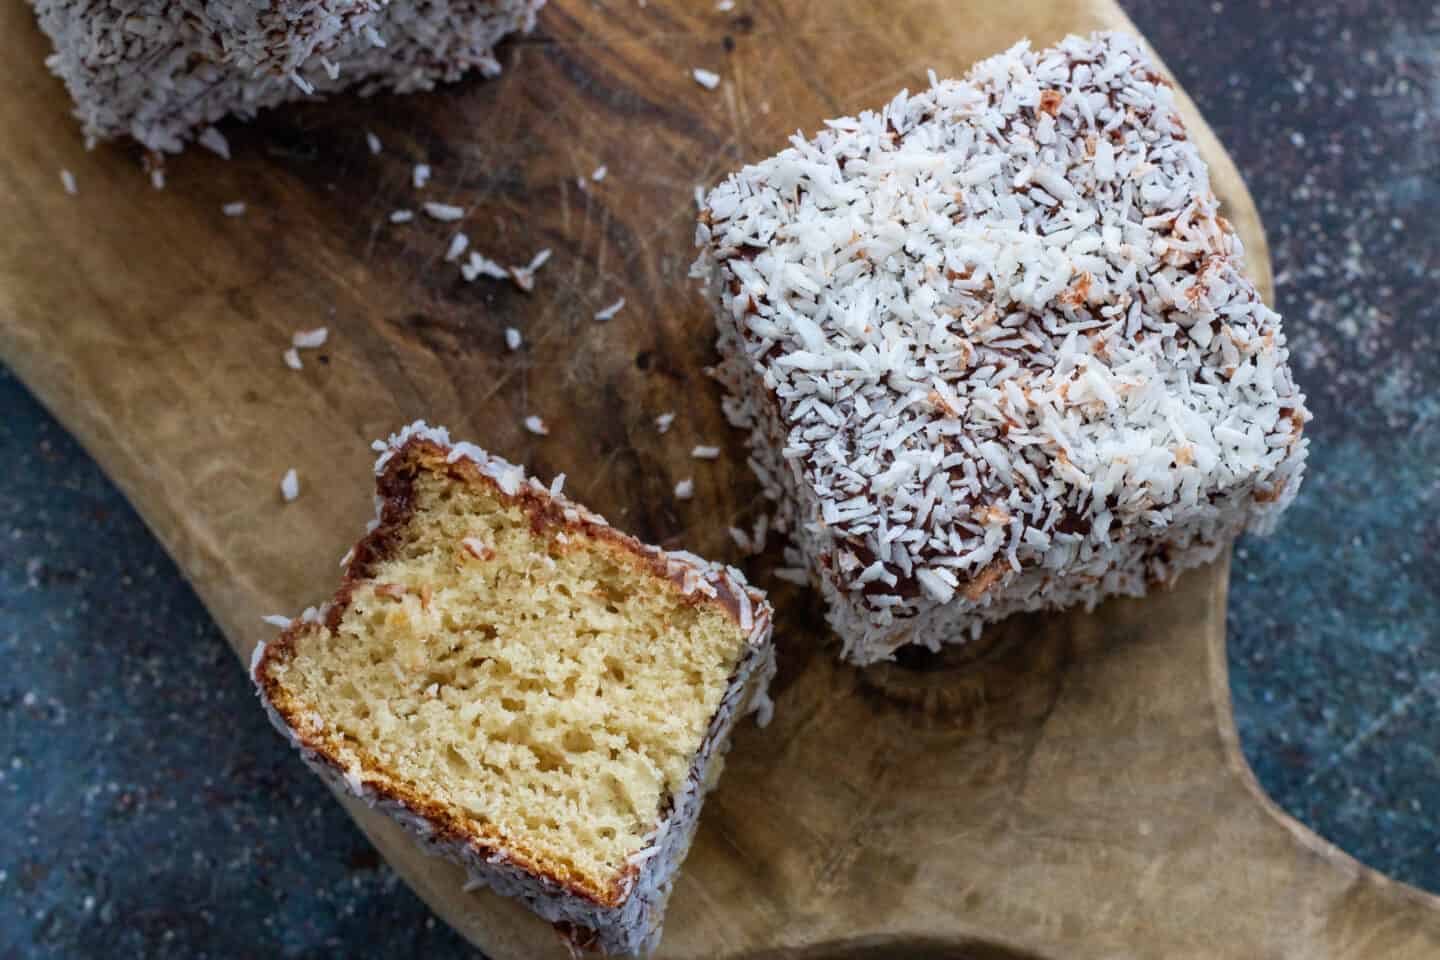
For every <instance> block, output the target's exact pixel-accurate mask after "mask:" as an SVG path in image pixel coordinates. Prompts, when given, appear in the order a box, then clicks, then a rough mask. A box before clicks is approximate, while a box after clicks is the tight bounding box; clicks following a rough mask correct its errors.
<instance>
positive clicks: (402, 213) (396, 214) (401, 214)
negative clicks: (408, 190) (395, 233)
mask: <svg viewBox="0 0 1440 960" xmlns="http://www.w3.org/2000/svg"><path fill="white" fill-rule="evenodd" d="M414 219H415V211H414V210H391V211H390V222H391V223H409V222H410V221H411V220H414Z"/></svg>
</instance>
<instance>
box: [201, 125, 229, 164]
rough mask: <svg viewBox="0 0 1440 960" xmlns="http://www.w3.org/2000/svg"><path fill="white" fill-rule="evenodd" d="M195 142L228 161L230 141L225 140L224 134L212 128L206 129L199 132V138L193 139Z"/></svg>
mask: <svg viewBox="0 0 1440 960" xmlns="http://www.w3.org/2000/svg"><path fill="white" fill-rule="evenodd" d="M195 142H196V143H198V144H200V146H202V147H204V148H205V149H206V150H209V151H210V152H211V153H213V154H216V155H217V156H220V157H222V158H224V159H226V160H229V159H230V141H229V140H226V139H225V134H223V133H221V132H220V131H219V130H216V129H215V128H214V127H206V128H205V129H204V130H201V131H200V136H198V137H196V138H195Z"/></svg>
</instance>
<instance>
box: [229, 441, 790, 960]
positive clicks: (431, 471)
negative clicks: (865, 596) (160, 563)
mask: <svg viewBox="0 0 1440 960" xmlns="http://www.w3.org/2000/svg"><path fill="white" fill-rule="evenodd" d="M378 471H379V472H378V476H379V479H378V488H379V496H380V504H381V512H380V517H379V522H378V526H376V527H375V528H374V529H373V530H372V531H371V533H370V534H369V535H368V536H366V537H365V539H364V540H362V541H361V542H360V543H359V544H358V545H357V547H356V548H355V550H354V551H353V553H352V555H351V556H350V558H349V559H348V561H347V564H348V565H347V569H346V573H345V578H344V583H343V586H342V587H341V589H340V591H339V593H338V594H337V595H336V597H335V599H334V601H333V603H331V604H330V605H328V606H327V607H326V608H325V609H323V610H320V611H311V612H310V613H309V614H307V615H306V616H303V617H301V618H299V619H297V620H295V621H294V622H292V623H291V625H290V626H289V627H288V628H287V629H286V630H285V632H284V633H283V634H282V635H281V636H280V637H279V638H278V639H276V640H275V641H272V642H271V643H269V644H266V645H264V646H263V649H262V650H260V651H257V653H256V655H255V660H254V665H253V668H252V673H253V676H254V679H255V682H256V684H257V686H258V688H259V690H260V693H261V697H262V700H263V701H264V702H265V704H266V706H267V707H268V708H269V710H270V713H271V718H272V720H274V721H275V723H276V725H277V726H278V727H279V728H280V729H281V730H282V731H283V732H284V733H285V734H286V735H287V736H289V737H290V738H291V739H292V741H293V742H294V743H295V744H296V745H297V746H298V747H299V748H300V749H301V751H302V753H303V755H304V756H305V758H306V759H307V761H308V762H309V763H310V764H311V765H312V767H314V768H315V769H316V770H317V772H320V773H321V774H322V775H324V776H325V777H326V778H327V779H329V780H330V781H331V782H334V783H336V784H338V785H339V786H340V787H342V788H343V789H345V790H347V791H348V792H350V793H352V794H355V795H357V796H359V797H362V798H364V799H365V800H367V801H369V802H370V803H372V804H374V805H376V806H378V807H380V808H381V809H382V810H385V811H386V812H388V813H391V814H392V815H394V816H396V817H397V818H398V819H399V820H400V821H401V822H402V823H403V824H404V825H406V826H407V827H409V828H410V829H412V830H414V831H416V832H417V833H418V834H419V835H420V836H421V838H422V839H423V840H424V841H425V843H426V844H427V845H428V846H429V847H430V848H431V849H432V850H434V851H435V852H438V853H441V854H444V855H446V856H449V857H450V858H452V859H455V860H457V861H458V862H460V863H462V864H463V865H465V866H466V867H467V868H468V869H469V870H470V872H471V876H472V878H473V879H474V880H475V881H476V882H477V883H481V884H485V885H489V886H491V887H494V888H495V889H496V890H498V891H499V892H501V893H505V894H509V895H512V896H516V897H519V898H521V899H522V900H524V901H525V902H527V903H528V904H529V905H530V906H531V907H532V909H534V910H535V911H536V912H538V913H539V914H540V915H541V916H543V917H545V918H546V919H548V920H550V921H552V922H553V923H556V924H557V925H560V926H561V928H562V929H563V930H564V931H566V933H567V935H568V936H570V937H571V938H572V940H574V941H575V942H577V943H580V944H586V945H593V946H597V947H599V948H601V949H603V950H605V951H607V952H610V953H629V952H635V951H640V950H643V949H645V947H646V946H647V945H648V944H653V942H654V941H655V939H656V938H657V937H658V935H659V929H660V919H661V913H662V911H663V907H664V902H665V899H666V896H667V895H668V892H669V888H670V884H671V881H672V879H673V875H674V872H675V870H676V868H677V867H678V865H679V862H680V860H681V859H682V858H683V857H684V855H685V853H686V851H687V849H688V847H689V843H690V838H691V836H692V834H693V832H694V829H695V824H696V818H697V817H698V815H699V811H700V804H701V800H702V797H703V794H704V792H705V790H706V789H708V787H709V786H710V785H711V784H712V783H713V781H714V779H715V777H716V776H717V775H718V773H719V768H720V762H721V754H722V752H723V750H724V749H725V747H726V744H727V743H728V738H729V734H730V730H731V728H732V726H733V725H734V723H735V721H736V719H737V717H739V716H740V715H741V714H742V713H743V712H744V711H745V710H746V709H747V708H748V707H750V706H756V707H758V706H760V705H761V704H762V702H763V701H764V696H765V694H764V687H765V685H766V683H767V682H768V679H769V676H770V673H771V672H772V671H773V659H772V653H771V648H770V645H769V634H770V619H771V613H770V609H769V607H768V606H767V604H766V602H765V599H764V597H763V595H761V594H760V593H759V592H758V591H755V590H753V589H752V588H749V587H747V586H746V585H745V582H744V579H743V577H742V576H741V575H740V574H739V573H738V572H736V571H733V570H727V569H725V568H723V567H719V566H712V565H710V564H707V563H705V562H703V561H701V560H699V559H698V558H695V557H693V556H691V555H688V554H678V553H665V552H662V551H660V550H658V549H655V548H651V547H646V546H643V545H642V544H640V543H639V542H637V541H635V540H634V539H632V538H630V537H628V536H626V535H624V534H621V533H619V532H617V531H615V530H614V529H612V528H611V527H609V526H608V525H606V524H605V522H604V520H603V519H601V518H600V517H598V516H596V515H595V514H593V513H591V512H590V511H588V510H586V509H585V508H584V507H581V506H580V505H578V504H576V503H573V502H571V501H569V500H566V499H564V498H563V497H562V496H560V494H559V491H558V489H550V488H546V487H544V486H542V485H541V484H540V483H539V482H537V481H535V480H531V479H527V478H526V477H525V475H524V473H523V472H522V471H521V470H520V469H519V468H518V467H514V466H512V465H511V464H508V463H506V462H505V461H503V460H500V459H498V458H495V457H492V456H489V455H487V454H486V453H485V452H484V451H482V450H480V449H479V448H477V447H474V446H471V445H469V444H451V443H450V442H449V438H448V435H446V434H445V433H444V432H443V431H437V430H433V429H430V428H427V427H425V426H424V425H423V424H417V425H415V426H412V427H411V428H408V429H407V430H406V431H404V432H402V433H401V434H400V435H398V436H396V437H393V438H391V441H390V442H389V443H388V444H383V445H382V456H381V462H380V464H379V467H378Z"/></svg>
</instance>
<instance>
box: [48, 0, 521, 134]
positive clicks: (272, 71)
mask: <svg viewBox="0 0 1440 960" xmlns="http://www.w3.org/2000/svg"><path fill="white" fill-rule="evenodd" d="M30 3H31V5H32V6H33V7H34V8H35V12H36V15H37V17H38V18H39V21H40V26H41V28H42V29H43V30H44V31H45V33H46V34H47V35H48V36H49V37H50V39H51V41H52V43H53V44H54V46H55V52H54V53H53V54H52V55H51V56H50V57H49V58H48V59H47V61H46V63H47V65H48V66H49V67H50V69H51V71H52V72H53V73H55V74H56V75H57V76H59V77H60V78H61V79H62V80H64V81H65V85H66V87H67V88H68V89H69V91H70V96H71V98H72V99H73V100H74V101H75V115H76V117H77V118H78V119H79V120H80V122H81V125H82V127H83V130H84V133H85V135H86V136H87V137H89V138H92V139H96V140H104V139H110V138H113V137H120V136H131V137H133V138H135V139H136V140H137V141H139V142H140V143H141V144H143V145H144V146H146V147H148V148H150V149H152V150H159V151H166V152H178V151H179V150H180V149H181V148H182V147H183V145H184V143H185V141H187V140H190V139H192V138H194V137H196V136H197V135H198V134H199V133H200V132H201V131H202V130H203V129H204V128H205V127H206V126H207V125H208V124H210V123H212V122H214V121H217V120H219V119H220V118H222V117H224V116H226V115H229V114H235V115H238V116H240V117H242V118H249V117H252V116H254V114H255V113H256V111H258V110H260V109H261V108H263V107H270V106H275V105H276V104H279V103H283V102H285V101H288V100H294V99H297V98H300V97H304V96H309V95H311V94H313V93H325V92H331V91H335V90H339V89H342V88H345V87H350V86H358V88H359V90H360V93H361V94H362V95H368V94H370V93H374V92H376V91H379V90H394V91H395V92H398V93H409V92H412V91H415V90H428V89H431V88H432V87H433V86H434V85H435V84H436V83H437V82H449V81H452V80H455V79H457V78H459V77H460V76H461V75H462V74H464V73H465V72H467V71H468V70H470V69H472V68H474V69H479V70H480V72H481V73H482V74H484V75H485V76H493V75H494V74H497V73H499V72H500V64H499V62H498V61H497V60H496V59H495V56H494V52H493V51H494V47H495V45H496V44H497V43H499V42H500V40H501V39H502V38H504V37H505V36H506V35H507V34H509V33H512V32H515V31H528V30H530V29H532V28H533V26H534V23H535V13H536V11H537V10H539V8H540V7H541V6H542V5H543V4H544V0H439V2H436V3H427V4H412V3H405V2H401V0H396V2H392V3H384V2H380V0H279V2H272V0H263V2H262V0H241V2H234V3H231V2H225V3H222V2H218V0H98V2H93V3H92V2H79V0H30Z"/></svg>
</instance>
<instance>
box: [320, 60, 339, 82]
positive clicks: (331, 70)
mask: <svg viewBox="0 0 1440 960" xmlns="http://www.w3.org/2000/svg"><path fill="white" fill-rule="evenodd" d="M320 66H321V68H322V69H323V70H324V71H325V76H327V77H329V78H330V79H331V80H339V79H340V64H338V63H335V62H334V61H332V60H330V59H329V58H328V57H321V58H320Z"/></svg>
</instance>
